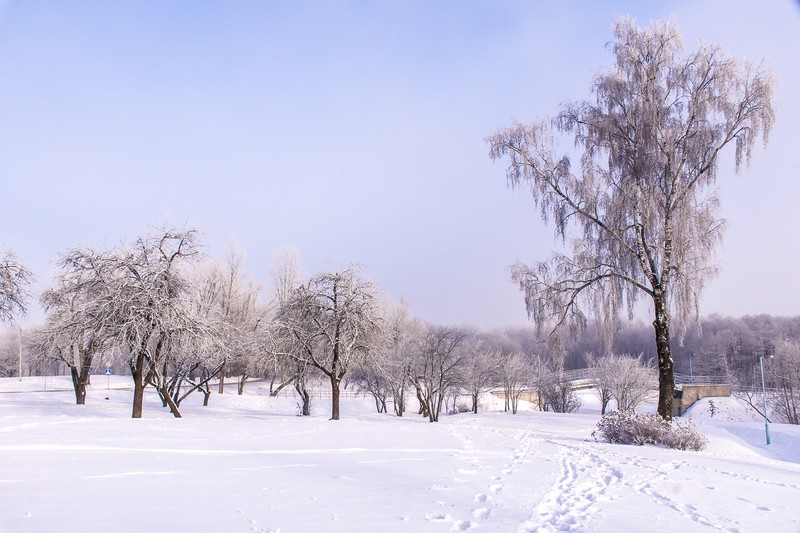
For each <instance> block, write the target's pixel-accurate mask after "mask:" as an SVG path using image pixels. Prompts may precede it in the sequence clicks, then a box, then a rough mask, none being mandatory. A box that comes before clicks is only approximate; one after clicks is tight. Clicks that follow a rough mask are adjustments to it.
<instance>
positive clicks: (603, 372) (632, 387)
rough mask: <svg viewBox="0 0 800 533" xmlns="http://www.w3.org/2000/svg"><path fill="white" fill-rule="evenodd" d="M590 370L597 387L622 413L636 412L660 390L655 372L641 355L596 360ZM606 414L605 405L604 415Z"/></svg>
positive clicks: (606, 357)
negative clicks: (657, 387) (611, 399)
mask: <svg viewBox="0 0 800 533" xmlns="http://www.w3.org/2000/svg"><path fill="white" fill-rule="evenodd" d="M590 368H591V371H592V377H593V379H594V382H595V387H596V388H597V389H598V390H602V391H606V393H607V394H608V396H609V397H610V398H613V399H614V401H615V402H616V404H617V410H618V411H635V410H636V407H638V406H639V405H641V404H642V403H643V402H645V401H646V400H648V399H649V398H650V397H651V396H652V395H653V392H654V391H655V388H656V379H655V378H656V373H655V369H654V368H653V366H652V365H651V364H649V363H648V362H647V361H645V359H644V357H643V356H642V355H641V354H640V355H639V356H638V357H632V356H630V355H626V354H623V355H607V356H605V357H600V358H597V359H595V360H593V362H592V365H591V367H590ZM610 398H609V399H610ZM606 404H607V402H606ZM605 411H606V405H603V409H602V414H605Z"/></svg>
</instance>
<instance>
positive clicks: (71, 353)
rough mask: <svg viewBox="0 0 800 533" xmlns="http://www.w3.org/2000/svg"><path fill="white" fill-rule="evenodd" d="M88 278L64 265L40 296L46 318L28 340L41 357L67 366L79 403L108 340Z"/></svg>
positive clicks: (81, 272) (108, 333) (80, 271)
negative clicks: (30, 339) (51, 283)
mask: <svg viewBox="0 0 800 533" xmlns="http://www.w3.org/2000/svg"><path fill="white" fill-rule="evenodd" d="M88 281H89V280H88V279H87V276H86V272H85V271H82V270H76V269H71V268H64V269H62V270H61V272H59V273H58V274H57V275H56V279H55V282H54V284H53V286H52V287H51V288H49V289H47V290H45V291H44V292H43V293H42V296H41V302H42V305H43V306H44V309H45V312H46V313H47V321H46V323H45V324H44V326H42V327H40V328H38V329H37V330H35V331H34V333H33V336H32V341H31V345H32V348H33V349H34V350H35V351H36V352H37V353H38V354H39V357H40V358H42V357H43V358H49V359H51V360H57V361H60V362H63V363H65V364H66V365H67V367H68V368H69V370H70V375H71V377H72V386H73V389H74V391H75V403H76V404H78V405H84V404H85V403H86V387H87V386H88V385H89V380H90V377H91V372H92V369H93V368H94V359H95V356H96V355H97V354H98V353H100V352H101V351H102V350H103V348H104V347H106V346H108V345H109V344H110V341H111V333H110V330H109V328H108V327H107V324H106V323H105V322H104V320H103V317H102V316H100V313H101V311H100V310H95V309H93V306H94V303H95V302H94V299H95V298H96V297H97V296H98V295H97V294H96V291H95V289H96V286H95V285H93V284H91V283H88Z"/></svg>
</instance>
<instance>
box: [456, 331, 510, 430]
mask: <svg viewBox="0 0 800 533" xmlns="http://www.w3.org/2000/svg"><path fill="white" fill-rule="evenodd" d="M464 351H465V360H464V369H463V372H462V375H463V383H462V384H463V387H464V389H465V390H466V391H467V393H468V394H469V396H470V398H471V399H472V412H473V414H478V397H479V396H480V394H481V393H482V392H483V391H485V390H486V388H487V387H488V386H489V385H491V384H492V383H493V382H494V381H496V380H497V375H498V369H499V367H500V361H501V352H500V350H499V349H497V348H494V347H492V346H490V345H489V344H488V343H487V342H485V341H481V340H479V339H478V338H477V337H473V338H471V339H470V340H469V342H468V343H467V345H466V346H465V348H464Z"/></svg>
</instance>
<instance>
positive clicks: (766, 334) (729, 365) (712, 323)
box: [492, 315, 800, 383]
mask: <svg viewBox="0 0 800 533" xmlns="http://www.w3.org/2000/svg"><path fill="white" fill-rule="evenodd" d="M492 335H497V336H498V337H505V339H506V340H505V342H509V343H513V344H517V345H518V346H519V349H521V350H522V351H523V352H525V353H527V354H529V355H534V354H542V353H547V354H549V355H548V356H549V357H551V358H556V359H558V358H563V364H564V368H566V369H575V368H584V367H586V357H585V354H587V353H591V354H595V355H602V354H603V353H604V352H605V351H606V350H605V349H604V347H603V339H602V336H601V333H600V330H599V328H597V327H596V326H594V325H592V324H590V325H589V327H588V328H587V329H586V330H585V331H584V332H582V333H580V334H578V335H577V336H575V337H574V338H572V337H571V336H569V335H560V336H558V337H557V338H551V339H550V340H549V342H546V341H542V335H539V334H537V333H536V331H535V329H534V328H533V327H532V326H515V327H507V328H503V329H502V330H499V331H498V332H496V333H493V334H492ZM787 340H788V341H794V342H800V316H795V317H782V316H772V315H754V316H744V317H741V318H732V317H725V316H720V315H711V316H708V317H706V318H703V319H702V320H701V323H700V329H699V330H698V329H690V330H689V332H688V333H687V334H686V337H685V338H684V339H683V343H682V344H681V343H680V342H678V341H679V339H675V342H674V343H673V348H672V353H673V358H674V361H675V371H676V372H679V373H685V374H689V373H690V356H691V371H692V372H693V373H694V374H703V375H735V376H737V377H738V378H739V379H740V380H743V381H744V383H749V381H750V380H751V379H752V374H753V366H754V365H757V364H758V358H759V356H766V357H769V356H771V355H774V354H775V349H776V347H777V346H778V345H779V344H780V343H781V342H785V341H787ZM611 351H612V352H613V353H616V354H624V353H627V354H632V355H638V354H640V353H641V354H644V356H645V358H646V359H649V360H654V359H655V357H656V346H655V340H654V336H653V328H652V326H651V325H649V324H646V323H644V322H641V321H639V322H635V323H632V324H630V325H627V326H624V327H622V328H621V329H620V330H619V331H618V332H617V333H616V335H615V336H614V339H613V341H612V343H611Z"/></svg>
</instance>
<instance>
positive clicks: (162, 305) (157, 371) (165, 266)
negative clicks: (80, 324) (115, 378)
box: [62, 229, 206, 418]
mask: <svg viewBox="0 0 800 533" xmlns="http://www.w3.org/2000/svg"><path fill="white" fill-rule="evenodd" d="M196 239H197V231H196V230H192V229H189V230H169V229H165V230H162V231H155V232H153V233H151V234H148V235H145V236H143V237H140V238H138V239H136V240H135V241H134V242H133V243H130V244H122V245H120V246H118V247H117V248H114V249H111V250H108V251H97V250H93V249H76V250H72V251H70V252H68V253H66V254H65V255H64V256H63V258H62V268H63V269H64V271H65V272H68V273H69V276H70V278H71V279H73V280H74V283H75V284H76V287H78V290H80V291H83V292H84V293H85V294H86V295H87V296H86V298H85V299H84V300H83V301H82V302H81V303H82V305H81V306H80V307H79V308H77V309H76V311H78V312H79V313H80V315H81V317H82V320H85V322H86V323H87V326H86V327H87V328H88V329H91V330H94V331H105V332H107V334H108V336H109V337H110V338H111V342H113V343H114V344H116V345H117V346H118V347H119V348H120V349H121V351H122V352H123V353H125V354H126V355H127V357H128V363H129V366H130V370H131V376H132V377H133V384H134V389H133V408H132V417H133V418H141V416H142V405H143V399H144V389H145V387H146V386H147V385H153V386H154V387H155V388H156V389H157V390H158V392H159V394H160V395H161V397H162V399H163V400H164V401H165V402H166V403H167V404H168V405H169V407H170V410H171V411H172V413H173V415H175V416H176V417H180V416H181V415H180V411H179V410H178V406H177V405H176V404H175V402H174V401H173V400H172V398H171V396H170V395H169V394H168V390H167V387H168V381H167V369H168V368H169V367H168V359H169V354H170V351H171V350H172V348H173V345H174V343H175V342H176V341H177V340H178V339H179V338H181V337H183V338H186V337H188V336H190V335H203V334H206V331H205V329H204V328H203V326H202V324H200V323H198V321H197V320H196V318H195V317H194V316H193V315H192V314H191V313H190V311H189V308H188V305H187V303H186V299H185V294H186V291H187V278H186V272H185V265H186V264H187V262H188V261H190V260H191V259H192V258H193V257H195V256H196V255H197V253H198V252H197V243H196Z"/></svg>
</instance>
